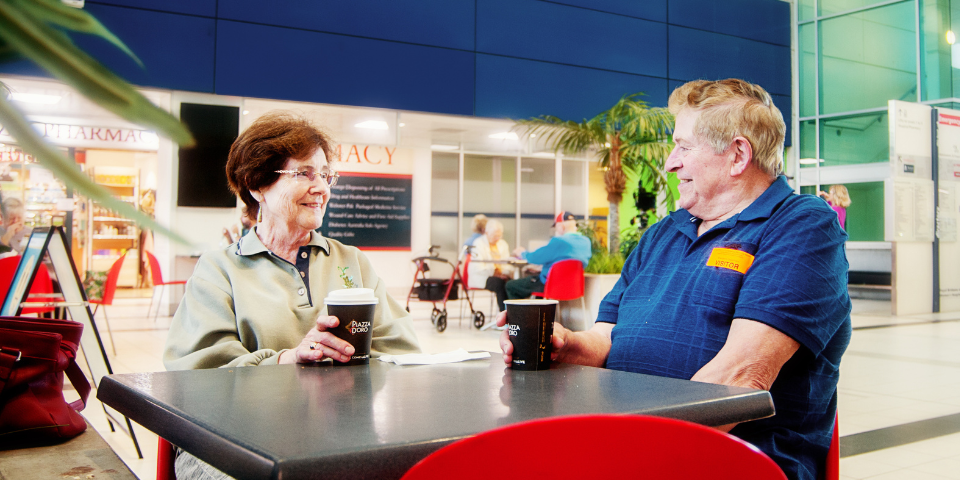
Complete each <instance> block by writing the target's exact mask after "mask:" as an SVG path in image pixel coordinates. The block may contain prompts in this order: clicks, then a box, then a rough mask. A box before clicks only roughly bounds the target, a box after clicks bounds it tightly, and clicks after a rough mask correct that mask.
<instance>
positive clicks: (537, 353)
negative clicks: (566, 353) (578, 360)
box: [504, 299, 559, 370]
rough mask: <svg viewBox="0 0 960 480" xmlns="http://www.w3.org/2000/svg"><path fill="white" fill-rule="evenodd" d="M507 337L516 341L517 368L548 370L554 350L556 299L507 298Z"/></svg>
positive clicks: (512, 364) (514, 357)
mask: <svg viewBox="0 0 960 480" xmlns="http://www.w3.org/2000/svg"><path fill="white" fill-rule="evenodd" d="M504 304H506V306H507V336H508V337H509V338H510V343H512V344H513V361H512V362H511V365H510V368H513V369H514V370H546V369H548V368H550V361H551V360H550V353H551V352H553V343H552V340H553V320H554V318H556V315H557V305H558V304H559V302H557V301H556V300H547V299H544V300H533V299H531V300H507V301H505V302H504Z"/></svg>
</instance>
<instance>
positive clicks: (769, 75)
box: [669, 26, 790, 95]
mask: <svg viewBox="0 0 960 480" xmlns="http://www.w3.org/2000/svg"><path fill="white" fill-rule="evenodd" d="M669 35H670V54H669V55H670V78H672V79H676V80H695V79H698V78H703V79H707V80H717V79H721V78H728V77H738V78H742V79H744V80H748V81H751V82H753V83H757V84H759V85H760V86H762V87H763V88H765V89H766V90H767V91H768V92H770V93H771V94H780V95H790V48H789V47H781V46H778V45H771V44H769V43H762V42H757V41H753V40H746V39H743V38H738V37H732V36H729V35H723V34H719V33H710V32H704V31H701V30H693V29H690V28H683V27H675V26H670V34H669Z"/></svg>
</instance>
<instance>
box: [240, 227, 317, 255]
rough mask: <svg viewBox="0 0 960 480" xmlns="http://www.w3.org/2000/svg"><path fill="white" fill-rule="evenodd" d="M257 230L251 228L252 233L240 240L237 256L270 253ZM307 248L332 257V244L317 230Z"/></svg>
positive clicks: (311, 234)
mask: <svg viewBox="0 0 960 480" xmlns="http://www.w3.org/2000/svg"><path fill="white" fill-rule="evenodd" d="M256 230H257V227H253V228H251V229H250V231H249V232H247V234H246V235H244V236H243V238H241V239H240V242H239V244H238V245H237V255H243V256H245V257H249V256H251V255H256V254H258V253H265V252H269V251H270V250H269V249H268V248H267V247H266V245H264V244H263V242H261V241H260V237H258V236H257V232H256ZM306 246H312V247H319V248H320V249H321V250H323V253H325V254H327V255H330V243H329V242H328V241H327V239H326V238H324V237H323V235H320V234H319V233H317V232H316V230H313V231H311V232H310V241H309V242H307V245H306Z"/></svg>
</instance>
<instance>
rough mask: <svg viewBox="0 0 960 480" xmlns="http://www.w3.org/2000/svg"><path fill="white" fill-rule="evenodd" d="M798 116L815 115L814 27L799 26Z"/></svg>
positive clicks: (815, 59)
mask: <svg viewBox="0 0 960 480" xmlns="http://www.w3.org/2000/svg"><path fill="white" fill-rule="evenodd" d="M798 36H799V39H800V116H801V117H812V116H814V115H816V114H817V50H816V48H817V45H816V41H815V40H816V37H815V36H814V25H813V24H812V23H811V24H807V25H800V31H799V35H798Z"/></svg>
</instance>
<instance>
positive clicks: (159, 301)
mask: <svg viewBox="0 0 960 480" xmlns="http://www.w3.org/2000/svg"><path fill="white" fill-rule="evenodd" d="M159 287H160V296H159V297H157V311H156V313H154V314H153V323H157V320H158V319H159V318H160V309H161V308H163V292H164V291H166V290H167V286H166V285H159ZM154 289H156V287H154ZM151 303H153V299H152V298H151Z"/></svg>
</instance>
